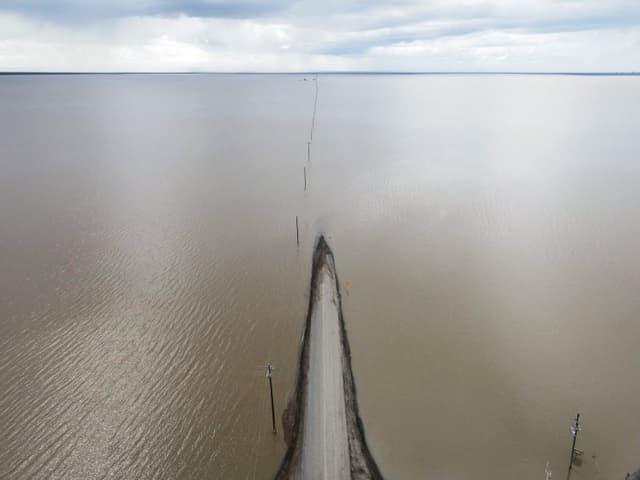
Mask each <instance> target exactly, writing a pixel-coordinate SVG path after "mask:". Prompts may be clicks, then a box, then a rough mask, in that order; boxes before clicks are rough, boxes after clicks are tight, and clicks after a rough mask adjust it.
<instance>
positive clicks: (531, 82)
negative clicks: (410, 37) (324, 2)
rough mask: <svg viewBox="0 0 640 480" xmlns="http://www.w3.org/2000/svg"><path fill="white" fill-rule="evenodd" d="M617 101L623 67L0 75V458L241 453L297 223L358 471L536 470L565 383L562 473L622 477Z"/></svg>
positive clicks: (123, 463) (235, 473)
mask: <svg viewBox="0 0 640 480" xmlns="http://www.w3.org/2000/svg"><path fill="white" fill-rule="evenodd" d="M316 85H317V86H318V96H317V111H316V118H315V128H314V133H313V142H312V143H311V146H310V153H311V158H310V161H308V159H307V155H308V144H307V142H308V140H309V136H310V128H311V124H312V115H313V111H314V103H315V98H316ZM638 105H640V82H639V81H638V80H637V79H636V78H633V77H625V78H620V77H562V76H554V77H550V76H542V77H537V76H340V75H335V76H320V77H319V79H318V82H317V84H316V82H315V81H313V80H312V79H311V77H308V78H307V80H306V81H305V79H304V77H302V76H295V75H290V76H216V75H196V76H186V75H183V76H181V75H177V76H171V75H167V76H162V75H160V76H135V75H132V76H61V77H58V76H56V77H49V76H42V77H22V76H11V77H0V168H1V174H0V267H1V268H0V391H2V395H1V396H0V431H2V437H1V438H0V478H8V479H32V478H33V479H100V478H123V479H130V478H136V479H146V478H149V479H151V478H153V479H157V478H158V479H187V478H188V479H192V478H221V479H222V478H225V479H226V478H229V479H235V478H238V479H253V478H261V479H267V478H271V477H272V475H273V473H274V472H275V470H276V468H277V466H278V464H279V461H280V459H281V458H282V455H283V452H284V443H283V441H282V436H281V434H278V435H276V436H273V435H272V433H271V424H270V422H271V420H270V412H269V406H268V391H267V388H266V381H265V377H264V368H263V367H262V366H263V365H264V364H265V362H267V361H271V362H272V363H273V364H274V365H275V368H276V370H275V374H274V389H275V397H276V405H277V408H278V412H281V410H282V408H283V407H284V405H285V402H286V399H287V398H288V396H289V394H290V393H291V391H292V389H293V386H294V376H295V369H296V363H295V362H296V356H297V353H298V347H299V341H300V336H301V333H302V325H303V320H304V315H305V309H306V304H307V288H308V280H309V272H310V269H309V267H310V265H309V264H310V256H311V251H312V248H313V242H314V239H315V237H316V235H317V234H318V233H320V232H322V233H325V234H327V235H328V238H329V241H330V243H331V244H332V246H333V249H334V253H335V256H336V261H337V267H338V273H339V275H340V277H341V281H342V283H343V296H344V299H343V301H344V309H345V318H346V322H347V328H348V331H349V335H350V342H351V348H352V353H353V367H354V373H355V377H356V382H357V387H358V394H359V403H360V408H361V414H362V416H363V419H364V423H365V426H366V429H367V437H368V441H369V444H370V447H371V449H372V451H373V453H374V455H375V456H376V459H377V461H378V464H379V465H380V467H381V469H382V471H383V472H384V473H385V474H386V476H387V477H388V478H438V479H460V480H464V479H471V478H474V479H481V480H485V479H486V480H495V479H512V478H519V479H532V480H534V479H540V478H544V477H543V475H544V465H545V463H546V462H547V461H549V462H550V464H551V468H552V469H553V471H554V478H556V477H557V476H558V477H562V476H564V475H565V473H566V467H567V463H568V454H569V449H570V436H569V432H568V426H569V421H570V418H571V416H573V415H574V414H575V413H576V412H577V411H580V412H581V413H582V414H583V417H584V428H583V430H582V432H581V433H580V436H579V440H578V448H580V449H581V450H583V451H584V452H585V453H584V456H583V461H582V464H581V465H579V466H578V467H577V468H576V471H575V478H576V479H579V478H583V479H600V478H608V479H615V478H620V479H622V478H624V475H625V473H626V472H627V471H631V470H633V469H635V468H637V467H639V466H640V453H639V452H640V428H639V427H640V420H639V418H640V417H639V410H638V401H637V399H638V397H639V395H640V380H639V378H640V377H638V375H637V372H638V371H640V356H638V353H637V352H638V347H637V344H638V340H639V339H640V318H639V317H640V315H639V314H640V296H639V295H638V291H639V287H640V256H639V255H638V253H637V241H638V238H640V189H638V185H640V166H639V164H638V162H637V159H638V158H640V140H639V139H640V122H638V121H637V119H638V117H637V112H638ZM304 168H306V175H307V184H308V185H307V191H306V192H305V191H304V171H303V169H304ZM296 215H297V216H298V217H299V224H300V247H299V249H298V248H296V236H295V217H296ZM346 282H349V283H348V284H347V283H346ZM572 478H574V477H572Z"/></svg>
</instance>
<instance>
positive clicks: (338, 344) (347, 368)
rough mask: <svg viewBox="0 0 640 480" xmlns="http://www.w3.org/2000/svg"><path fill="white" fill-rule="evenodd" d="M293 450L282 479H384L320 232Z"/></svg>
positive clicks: (289, 423) (288, 421) (288, 416)
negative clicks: (366, 426)
mask: <svg viewBox="0 0 640 480" xmlns="http://www.w3.org/2000/svg"><path fill="white" fill-rule="evenodd" d="M284 420H285V431H286V432H287V443H288V446H289V448H288V450H287V454H286V455H285V459H284V461H283V462H282V465H281V468H280V471H279V472H278V474H277V476H276V478H277V479H285V478H286V479H291V478H293V479H305V480H306V479H308V480H321V479H335V480H348V479H352V480H360V479H363V480H364V479H380V478H382V476H381V474H380V472H379V470H378V467H377V466H376V464H375V461H374V460H373V458H372V456H371V454H370V453H369V449H368V448H367V445H366V441H365V438H364V431H363V427H362V421H361V420H360V419H359V417H358V406H357V402H356V395H355V386H354V381H353V373H352V371H351V354H350V349H349V342H348V339H347V334H346V329H345V326H344V319H343V317H342V305H341V297H340V288H339V282H338V276H337V273H336V268H335V261H334V257H333V253H332V252H331V250H330V249H329V246H328V245H327V243H326V241H325V240H324V237H320V239H319V240H318V244H317V246H316V250H315V254H314V258H313V272H312V278H311V289H310V300H309V311H308V313H307V323H306V327H305V334H304V338H303V342H302V352H301V355H300V366H299V372H298V383H297V387H296V393H295V396H294V398H293V400H292V403H291V404H290V406H289V408H288V409H287V412H286V413H285V415H284Z"/></svg>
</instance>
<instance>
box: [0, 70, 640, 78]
mask: <svg viewBox="0 0 640 480" xmlns="http://www.w3.org/2000/svg"><path fill="white" fill-rule="evenodd" d="M315 74H321V75H424V76H428V75H530V76H536V75H546V76H582V77H636V76H640V72H500V71H496V72H473V71H470V72H393V71H391V72H385V71H370V72H369V71H353V72H350V71H327V72H319V71H308V72H73V71H70V72H31V71H22V72H20V71H16V72H0V76H44V75H315Z"/></svg>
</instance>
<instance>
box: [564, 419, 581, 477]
mask: <svg viewBox="0 0 640 480" xmlns="http://www.w3.org/2000/svg"><path fill="white" fill-rule="evenodd" d="M581 429H582V427H581V426H580V414H579V413H578V414H577V415H576V418H575V423H574V424H573V425H571V427H570V428H569V430H570V431H571V436H573V443H572V445H571V455H570V456H569V470H568V471H567V480H569V477H571V468H572V467H573V460H574V459H575V456H576V440H577V439H578V432H579V431H580V430H581Z"/></svg>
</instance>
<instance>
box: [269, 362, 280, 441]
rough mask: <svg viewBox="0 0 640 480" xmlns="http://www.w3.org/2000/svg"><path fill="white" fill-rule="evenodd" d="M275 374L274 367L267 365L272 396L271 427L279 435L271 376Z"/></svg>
mask: <svg viewBox="0 0 640 480" xmlns="http://www.w3.org/2000/svg"><path fill="white" fill-rule="evenodd" d="M272 374H273V367H272V366H271V364H270V363H267V379H268V380H269V394H270V396H271V425H272V427H273V433H278V432H277V430H276V408H275V405H274V404H273V382H272V381H271V376H272Z"/></svg>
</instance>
